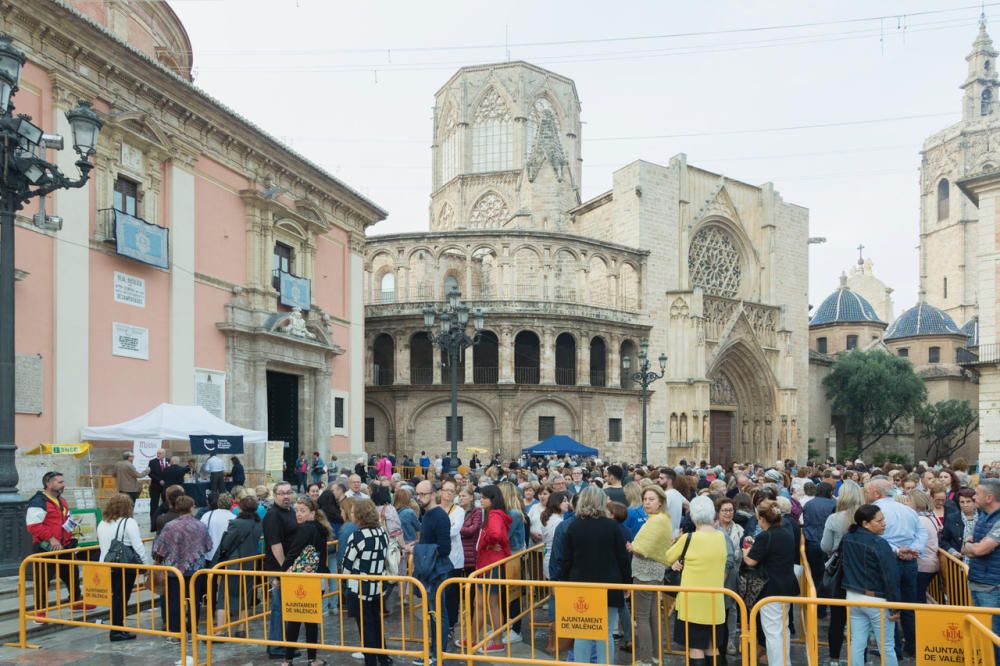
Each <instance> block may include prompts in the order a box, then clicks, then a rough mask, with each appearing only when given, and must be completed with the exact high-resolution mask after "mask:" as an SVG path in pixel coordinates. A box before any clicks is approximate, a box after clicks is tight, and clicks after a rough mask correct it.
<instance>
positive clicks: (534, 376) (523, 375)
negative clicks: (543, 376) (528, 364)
mask: <svg viewBox="0 0 1000 666" xmlns="http://www.w3.org/2000/svg"><path fill="white" fill-rule="evenodd" d="M514 383H515V384H538V383H539V370H538V368H517V367H515V368H514Z"/></svg>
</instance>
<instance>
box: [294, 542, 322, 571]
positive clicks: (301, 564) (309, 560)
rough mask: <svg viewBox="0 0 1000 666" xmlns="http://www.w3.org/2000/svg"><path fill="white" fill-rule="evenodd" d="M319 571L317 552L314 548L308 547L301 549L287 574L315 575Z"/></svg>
mask: <svg viewBox="0 0 1000 666" xmlns="http://www.w3.org/2000/svg"><path fill="white" fill-rule="evenodd" d="M318 569H319V551H317V550H316V548H315V546H312V545H308V546H306V547H305V548H303V549H302V552H301V553H299V556H298V557H296V558H295V561H294V562H292V566H290V567H288V572H289V573H316V571H317V570H318Z"/></svg>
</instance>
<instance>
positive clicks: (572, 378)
mask: <svg viewBox="0 0 1000 666" xmlns="http://www.w3.org/2000/svg"><path fill="white" fill-rule="evenodd" d="M556 384H559V385H560V386H573V385H574V384H576V368H556Z"/></svg>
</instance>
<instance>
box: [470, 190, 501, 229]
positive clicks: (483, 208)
mask: <svg viewBox="0 0 1000 666" xmlns="http://www.w3.org/2000/svg"><path fill="white" fill-rule="evenodd" d="M509 219H510V209H508V208H507V202H506V201H504V200H503V199H502V198H501V197H500V195H499V194H497V193H496V192H487V193H486V194H484V195H483V196H481V197H479V200H478V201H476V205H474V206H473V207H472V212H471V213H470V214H469V226H470V227H472V228H473V229H499V228H500V227H502V226H503V225H504V224H506V223H507V220H509Z"/></svg>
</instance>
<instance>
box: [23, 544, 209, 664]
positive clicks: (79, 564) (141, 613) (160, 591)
mask: <svg viewBox="0 0 1000 666" xmlns="http://www.w3.org/2000/svg"><path fill="white" fill-rule="evenodd" d="M93 549H94V547H86V548H74V549H66V550H58V551H52V552H44V553H34V554H32V555H29V556H28V557H26V558H25V559H24V560H23V561H22V562H21V566H20V569H19V572H18V596H19V597H20V599H19V602H18V603H19V607H18V611H19V621H18V624H19V626H18V638H19V640H18V642H17V643H9V644H8V645H9V646H10V647H18V648H30V649H34V648H38V647H39V646H38V645H34V644H31V643H28V640H27V623H28V622H35V623H38V624H44V623H49V624H61V625H66V626H71V627H91V628H95V629H100V630H102V631H125V632H130V633H137V634H148V635H153V636H165V637H168V638H171V639H174V640H175V641H176V642H178V643H179V644H180V659H181V663H184V661H185V657H186V654H187V641H186V640H185V638H186V636H187V619H188V618H187V608H188V606H187V604H186V603H184V601H185V600H186V598H187V591H188V589H189V587H188V584H187V581H186V580H185V578H184V576H183V574H182V573H181V572H180V571H179V570H177V569H176V568H175V567H167V566H162V565H157V564H118V563H112V562H98V561H96V560H90V559H85V557H80V556H81V555H84V556H85V555H88V554H89V553H90V551H92V550H93ZM29 569H30V570H31V575H32V583H33V588H34V602H35V603H34V604H33V607H32V608H31V610H28V608H27V605H28V595H27V575H28V570H29ZM133 577H134V578H133ZM130 578H131V579H132V581H131V583H130V581H129V579H130ZM52 579H55V580H56V591H55V593H54V594H52V593H50V592H49V589H48V588H49V584H48V583H49V581H50V580H52ZM61 584H66V586H67V587H68V588H69V599H68V600H65V601H64V600H62V590H61V587H60V585H61ZM168 586H169V587H173V588H174V589H175V590H176V592H175V594H173V595H171V594H166V593H165V591H166V588H167V587H168ZM78 587H79V592H78V591H77V588H78ZM125 590H129V591H130V598H129V601H128V603H126V602H125V600H124V599H123V598H122V595H123V594H124V591H125ZM158 595H159V597H160V598H161V601H160V602H159V603H157V596H158ZM171 597H176V601H174V602H172V601H171ZM193 603H194V602H193ZM174 604H176V606H174ZM115 607H118V608H120V612H121V615H122V621H121V622H120V623H117V624H116V623H114V621H113V619H112V617H104V612H99V611H98V609H100V608H105V609H107V612H108V613H109V614H110V613H112V612H113V611H114V609H115ZM158 607H159V613H158V612H157V608H158ZM193 607H194V606H193ZM74 611H76V613H74ZM172 614H176V616H175V618H174V622H167V618H170V617H171V615H172ZM158 615H161V616H162V618H161V622H160V623H158V622H157V616H158ZM98 616H100V617H98ZM158 624H161V628H159V629H158V628H157V625H158ZM171 624H173V625H174V626H175V627H176V628H175V629H173V630H171V628H170V625H171Z"/></svg>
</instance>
